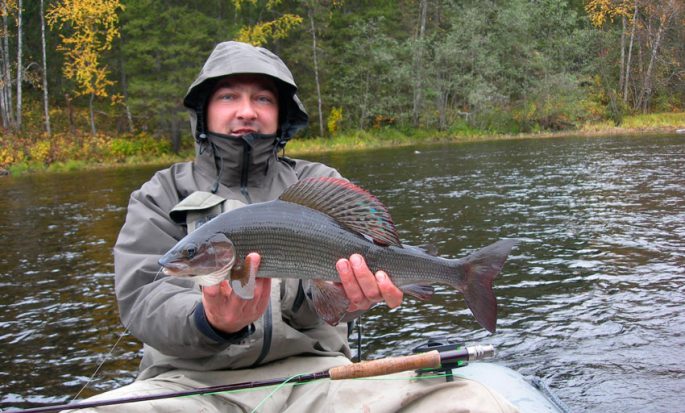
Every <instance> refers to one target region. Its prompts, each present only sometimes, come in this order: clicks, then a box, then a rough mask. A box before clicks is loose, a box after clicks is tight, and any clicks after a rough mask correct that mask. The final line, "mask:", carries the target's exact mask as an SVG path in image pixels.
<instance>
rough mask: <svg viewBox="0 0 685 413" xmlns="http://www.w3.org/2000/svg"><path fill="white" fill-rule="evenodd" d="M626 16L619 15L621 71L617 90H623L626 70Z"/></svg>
mask: <svg viewBox="0 0 685 413" xmlns="http://www.w3.org/2000/svg"><path fill="white" fill-rule="evenodd" d="M625 68H626V16H621V72H620V73H619V75H618V90H623V82H624V81H625V72H626V69H625Z"/></svg>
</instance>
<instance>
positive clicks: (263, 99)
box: [257, 96, 275, 103]
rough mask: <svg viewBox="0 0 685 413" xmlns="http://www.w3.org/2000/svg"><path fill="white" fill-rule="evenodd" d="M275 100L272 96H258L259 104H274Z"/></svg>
mask: <svg viewBox="0 0 685 413" xmlns="http://www.w3.org/2000/svg"><path fill="white" fill-rule="evenodd" d="M274 100H275V99H274V98H273V97H271V96H257V102H259V103H274Z"/></svg>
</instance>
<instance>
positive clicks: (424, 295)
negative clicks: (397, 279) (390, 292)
mask: <svg viewBox="0 0 685 413" xmlns="http://www.w3.org/2000/svg"><path fill="white" fill-rule="evenodd" d="M399 289H400V290H402V292H403V293H405V294H409V295H411V296H412V297H414V298H416V299H418V300H421V301H428V300H430V299H431V297H433V294H435V289H434V288H433V286H432V285H428V284H407V285H403V286H401V287H399Z"/></svg>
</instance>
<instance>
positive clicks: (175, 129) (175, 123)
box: [171, 114, 181, 153]
mask: <svg viewBox="0 0 685 413" xmlns="http://www.w3.org/2000/svg"><path fill="white" fill-rule="evenodd" d="M171 150H172V151H173V152H174V153H178V151H180V150H181V122H180V120H179V118H178V116H177V115H176V114H174V116H173V117H172V118H171Z"/></svg>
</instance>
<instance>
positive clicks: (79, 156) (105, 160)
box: [0, 112, 685, 176]
mask: <svg viewBox="0 0 685 413" xmlns="http://www.w3.org/2000/svg"><path fill="white" fill-rule="evenodd" d="M683 128H685V112H678V113H670V112H669V113H656V114H646V115H633V116H626V117H624V118H623V122H622V124H621V125H620V126H615V125H614V124H613V123H612V122H611V121H598V122H591V123H585V124H583V125H581V126H580V127H579V128H577V129H573V130H565V131H561V132H546V131H540V132H536V133H528V134H507V133H498V132H493V131H487V130H480V129H475V128H472V127H470V126H468V125H466V124H457V125H455V126H454V127H452V128H451V129H449V130H446V131H438V130H430V129H399V128H394V127H383V128H377V129H371V130H357V131H345V132H343V133H340V134H338V135H336V136H334V137H331V138H320V137H319V138H296V139H293V140H292V141H291V142H289V143H288V149H287V154H288V156H299V155H305V154H314V153H322V152H335V151H350V150H362V149H373V148H382V147H390V146H393V147H396V146H406V145H416V144H427V143H438V142H470V141H484V140H494V139H517V138H531V137H558V136H571V135H586V136H601V135H616V134H639V133H674V132H675V131H676V130H677V129H683ZM184 145H185V146H184V147H182V148H181V151H180V152H179V153H178V154H176V153H173V151H172V150H171V145H170V143H169V142H168V140H166V139H157V138H155V137H153V136H151V135H149V134H147V133H145V132H141V133H138V134H127V135H121V136H116V137H112V136H107V135H102V134H99V135H97V136H95V137H93V136H90V135H83V134H75V135H69V134H65V133H60V134H55V135H53V136H52V138H50V139H48V138H47V136H45V135H44V134H43V135H39V136H37V137H27V136H23V137H17V136H14V135H0V173H4V174H10V175H15V176H18V175H25V174H28V173H36V172H68V171H75V170H84V169H96V168H106V167H113V166H121V165H144V164H151V165H152V164H154V165H170V164H172V163H174V162H180V161H185V160H190V159H192V158H193V155H194V149H193V144H192V141H191V140H190V139H185V140H184Z"/></svg>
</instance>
